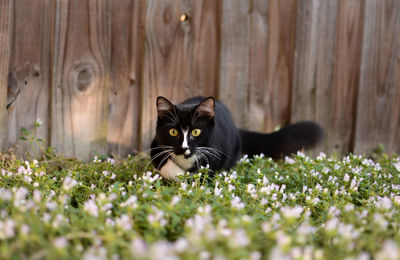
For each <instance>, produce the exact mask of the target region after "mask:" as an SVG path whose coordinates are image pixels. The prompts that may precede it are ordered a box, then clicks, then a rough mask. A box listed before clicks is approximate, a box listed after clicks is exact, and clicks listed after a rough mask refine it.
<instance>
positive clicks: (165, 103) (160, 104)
mask: <svg viewBox="0 0 400 260" xmlns="http://www.w3.org/2000/svg"><path fill="white" fill-rule="evenodd" d="M171 110H174V104H172V103H171V101H169V100H168V99H166V98H165V97H162V96H159V97H158V98H157V112H158V116H162V115H165V113H167V112H168V111H171Z"/></svg>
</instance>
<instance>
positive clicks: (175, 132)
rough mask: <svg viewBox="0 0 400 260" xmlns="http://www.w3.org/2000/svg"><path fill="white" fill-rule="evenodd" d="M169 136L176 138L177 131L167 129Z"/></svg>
mask: <svg viewBox="0 0 400 260" xmlns="http://www.w3.org/2000/svg"><path fill="white" fill-rule="evenodd" d="M169 134H170V135H172V136H177V135H178V130H176V129H175V128H171V129H169Z"/></svg>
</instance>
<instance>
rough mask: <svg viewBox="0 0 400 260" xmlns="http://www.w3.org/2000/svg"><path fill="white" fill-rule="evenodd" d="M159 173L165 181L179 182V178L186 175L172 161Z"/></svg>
mask: <svg viewBox="0 0 400 260" xmlns="http://www.w3.org/2000/svg"><path fill="white" fill-rule="evenodd" d="M159 172H160V174H161V176H163V177H164V178H165V179H167V180H172V181H177V180H178V178H177V176H178V175H182V174H184V173H185V172H184V170H182V169H181V168H180V167H179V166H177V165H176V164H175V163H174V162H173V161H172V160H170V159H168V161H167V163H166V164H165V165H164V166H163V167H162V168H161V169H160V171H159Z"/></svg>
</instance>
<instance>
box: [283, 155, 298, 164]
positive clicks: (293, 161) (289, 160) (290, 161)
mask: <svg viewBox="0 0 400 260" xmlns="http://www.w3.org/2000/svg"><path fill="white" fill-rule="evenodd" d="M295 162H296V161H295V160H293V159H292V158H290V157H287V156H285V163H287V164H294V163H295Z"/></svg>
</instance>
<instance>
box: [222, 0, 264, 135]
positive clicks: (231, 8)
mask: <svg viewBox="0 0 400 260" xmlns="http://www.w3.org/2000/svg"><path fill="white" fill-rule="evenodd" d="M250 12H251V4H250V1H241V0H234V1H231V0H223V1H222V18H221V58H220V59H221V60H220V78H219V99H220V100H221V101H222V102H223V103H224V104H225V105H226V106H227V107H228V108H229V109H230V111H231V113H232V116H233V118H234V120H235V123H236V124H237V125H238V126H240V127H244V128H248V127H247V124H246V123H247V116H248V111H249V108H248V102H247V95H248V93H249V81H248V79H249V78H248V76H249V64H250V56H249V40H250V32H249V29H250V20H251V19H250V17H251V16H250V15H249V13H250ZM264 34H265V32H264ZM253 40H255V42H256V40H257V39H253ZM253 44H254V42H253ZM259 55H260V56H262V53H260V54H259ZM264 58H265V59H266V56H264ZM259 69H260V70H262V68H259ZM253 111H254V108H253Z"/></svg>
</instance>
